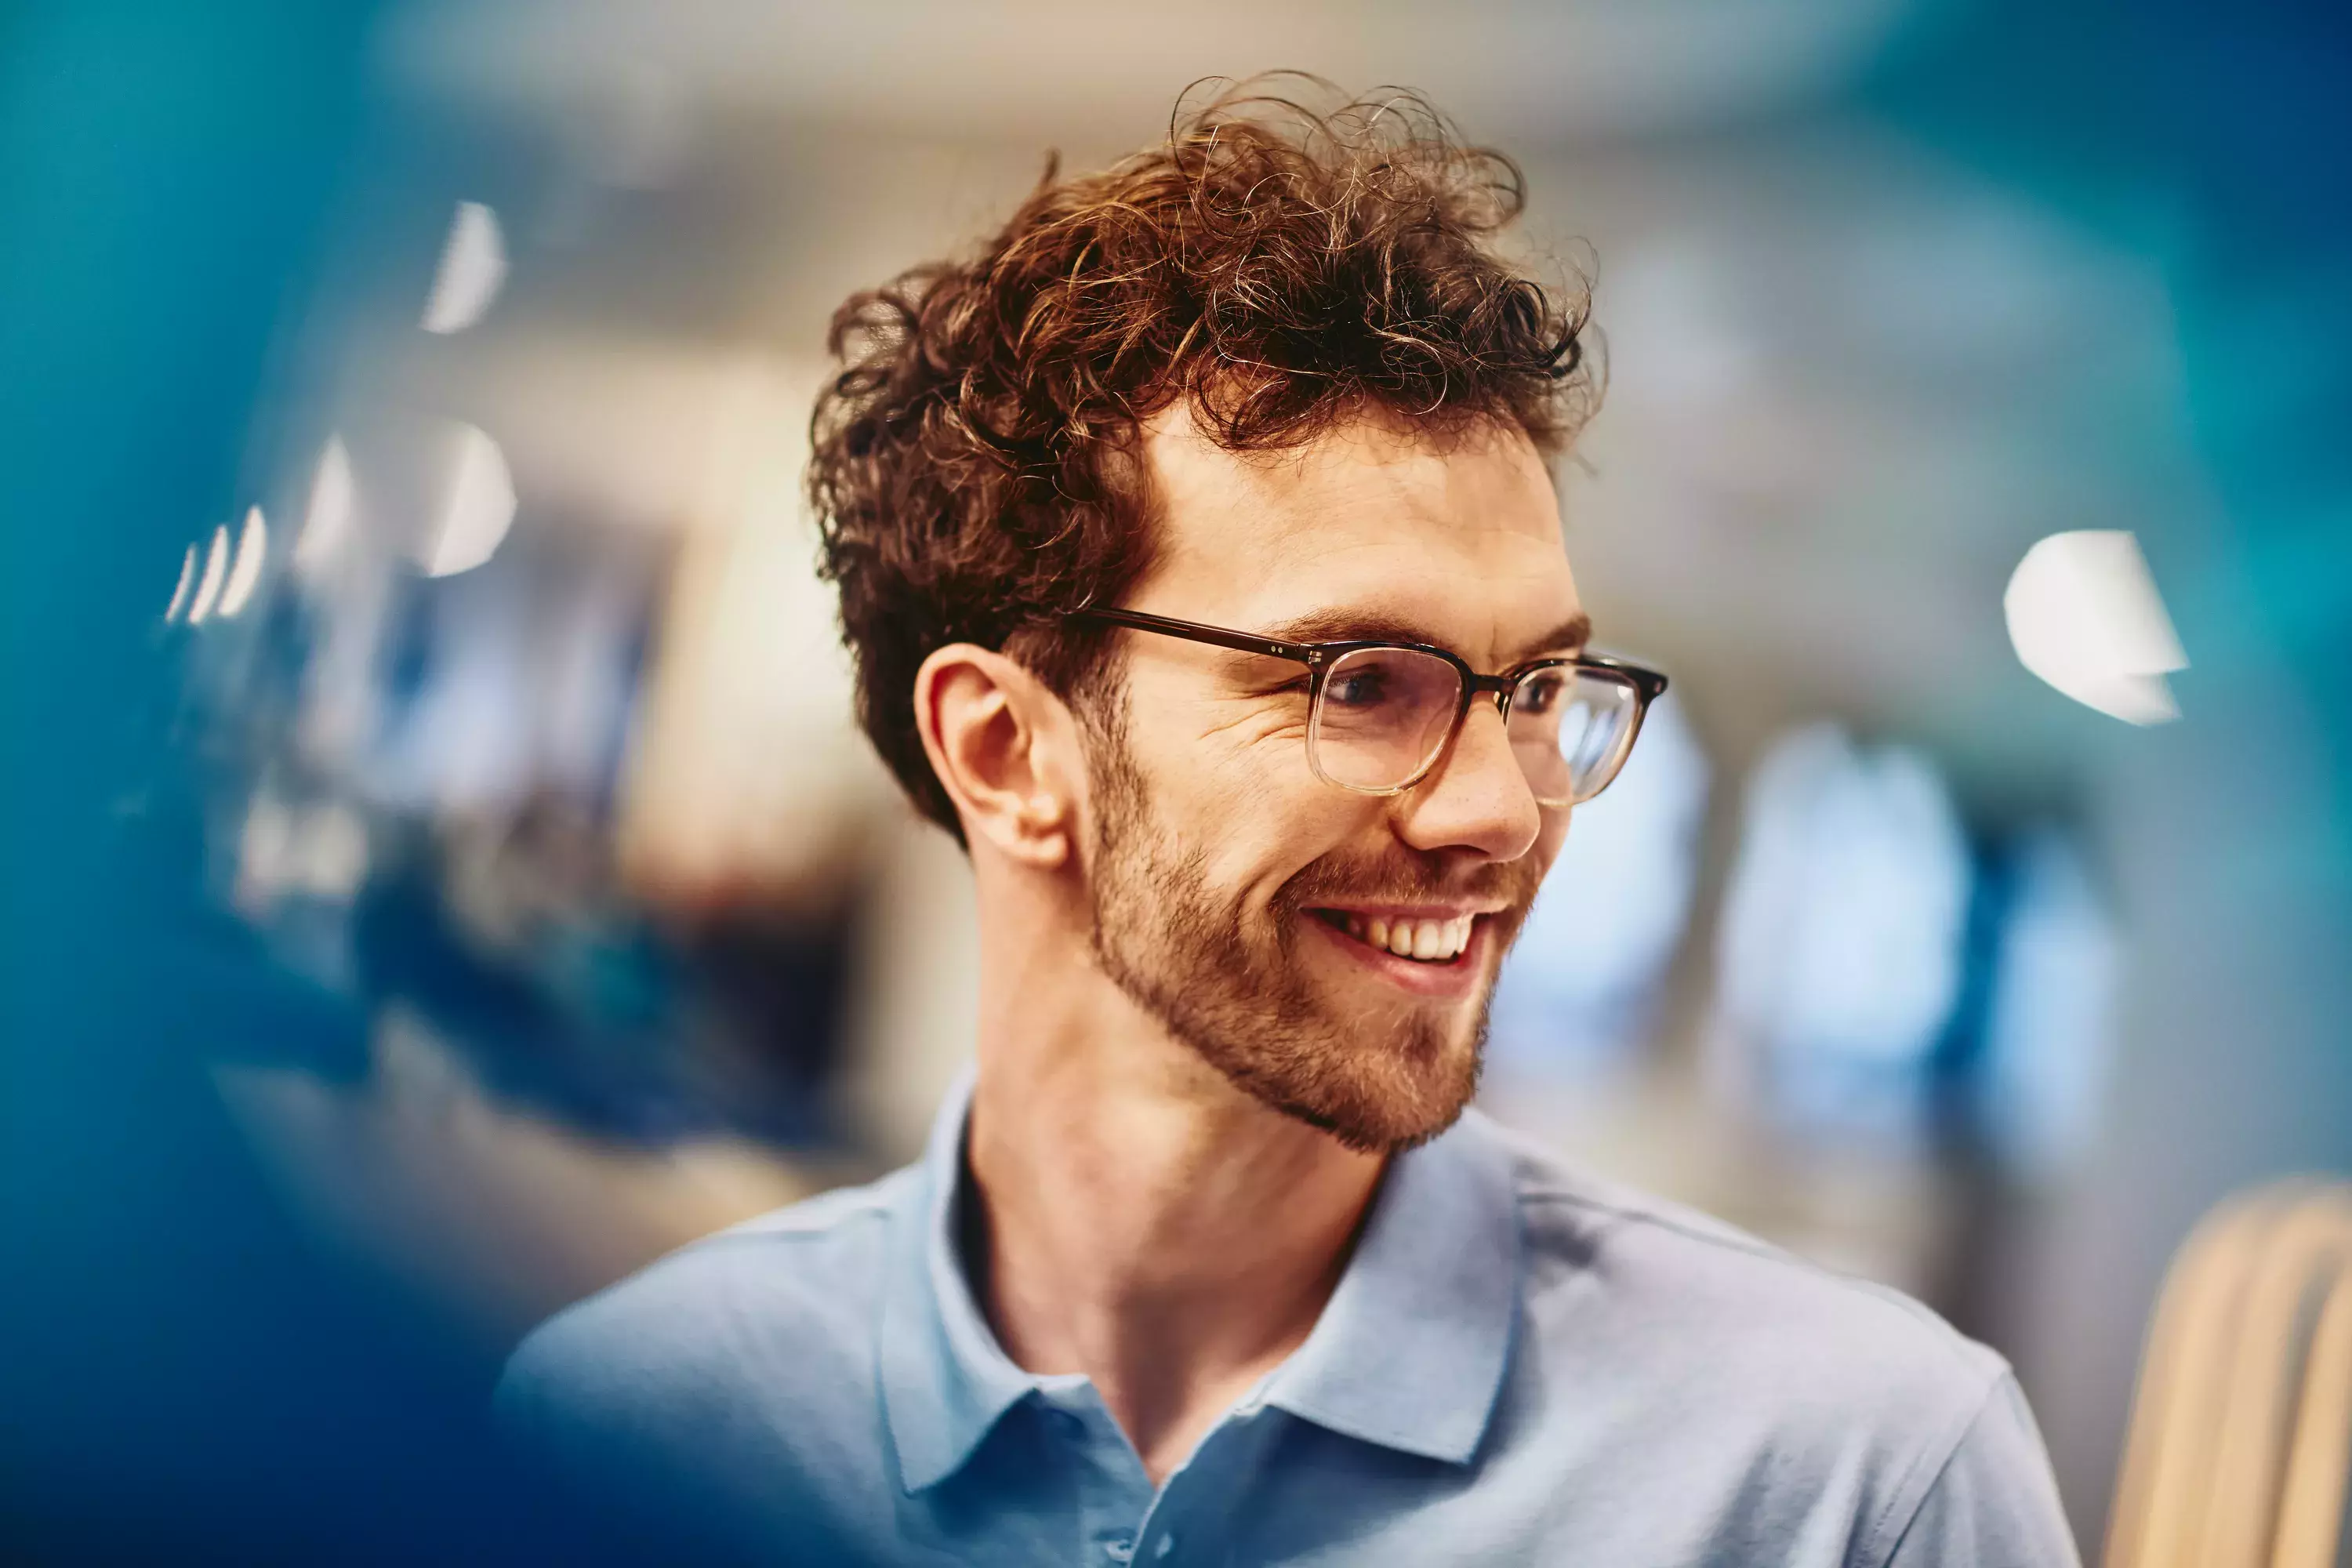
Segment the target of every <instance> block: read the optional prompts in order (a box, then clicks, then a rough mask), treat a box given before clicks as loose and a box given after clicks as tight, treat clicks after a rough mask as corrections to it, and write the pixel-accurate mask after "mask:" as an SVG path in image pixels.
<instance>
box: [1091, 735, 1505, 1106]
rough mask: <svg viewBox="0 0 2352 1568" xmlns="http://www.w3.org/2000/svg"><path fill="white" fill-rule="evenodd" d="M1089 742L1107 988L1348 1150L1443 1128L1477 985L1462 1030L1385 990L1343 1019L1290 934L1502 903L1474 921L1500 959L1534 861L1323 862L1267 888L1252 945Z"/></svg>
mask: <svg viewBox="0 0 2352 1568" xmlns="http://www.w3.org/2000/svg"><path fill="white" fill-rule="evenodd" d="M1094 739H1095V741H1096V742H1097V743H1096V744H1094V745H1093V746H1091V747H1090V748H1089V751H1090V752H1091V753H1092V755H1091V763H1090V771H1091V772H1092V773H1093V775H1094V783H1095V795H1096V798H1097V802H1098V803H1099V809H1098V810H1097V812H1096V814H1095V818H1094V827H1093V832H1092V834H1091V839H1092V843H1091V851H1092V853H1091V854H1090V856H1089V859H1090V861H1091V865H1090V867H1089V873H1090V874H1089V877H1088V892H1089V894H1090V896H1091V899H1092V901H1093V913H1094V937H1093V946H1094V957H1095V962H1096V963H1097V966H1098V967H1100V968H1101V970H1102V971H1103V973H1105V974H1106V975H1108V977H1109V978H1110V980H1111V981H1112V982H1113V984H1117V985H1118V987H1119V989H1120V990H1122V991H1123V992H1125V993H1126V994H1128V995H1129V997H1130V998H1132V999H1133V1000H1134V1001H1135V1002H1136V1003H1137V1005H1139V1006H1141V1007H1142V1008H1143V1009H1144V1010H1145V1011H1146V1012H1147V1013H1149V1014H1150V1015H1151V1016H1153V1017H1154V1018H1156V1019H1157V1020H1158V1021H1159V1022H1160V1025H1161V1026H1163V1027H1164V1028H1166V1029H1167V1030H1168V1032H1169V1033H1170V1034H1171V1035H1172V1036H1174V1037H1176V1038H1177V1039H1179V1040H1181V1041H1182V1042H1183V1043H1184V1044H1185V1045H1186V1046H1188V1047H1191V1048H1192V1050H1193V1051H1194V1052H1195V1053H1197V1054H1198V1055H1199V1056H1200V1057H1201V1058H1202V1059H1203V1060H1205V1061H1207V1062H1208V1063H1209V1065H1210V1066H1212V1067H1213V1068H1216V1069H1217V1070H1218V1071H1219V1072H1220V1073H1222V1074H1223V1075H1224V1077H1225V1078H1226V1079H1227V1080H1229V1081H1230V1082H1232V1083H1233V1084H1234V1086H1235V1087H1236V1088H1238V1089H1241V1090H1242V1091H1243V1092H1244V1093H1245V1094H1248V1095H1249V1096H1251V1097H1252V1098H1253V1099H1255V1100H1258V1101H1259V1102H1260V1103H1262V1104H1264V1105H1266V1106H1268V1107H1270V1108H1272V1109H1273V1110H1278V1111H1280V1112H1282V1113H1283V1114H1284V1115H1286V1116H1289V1117H1293V1118H1296V1119H1297V1120H1298V1121H1304V1122H1306V1123H1307V1124H1308V1125H1309V1126H1312V1127H1318V1128H1320V1129H1322V1130H1323V1131H1326V1132H1328V1133H1330V1134H1331V1135H1332V1136H1333V1137H1334V1138H1337V1139H1338V1140H1339V1142H1341V1143H1344V1144H1346V1145H1347V1146H1348V1147H1349V1148H1351V1149H1357V1150H1360V1151H1363V1152H1368V1153H1387V1152H1396V1151H1399V1150H1403V1149H1409V1148H1412V1147H1413V1146H1414V1145H1416V1144H1419V1143H1423V1142H1427V1141H1428V1140H1430V1139H1432V1138H1434V1137H1435V1136H1437V1135H1438V1134H1439V1133H1441V1132H1443V1131H1445V1130H1446V1129H1447V1128H1448V1127H1451V1126H1452V1125H1453V1124H1454V1121H1456V1120H1458V1119H1459V1118H1460V1116H1461V1114H1462V1111H1463V1110H1464V1108H1465V1107H1466V1106H1467V1105H1468V1104H1469V1103H1470V1100H1471V1097H1472V1096H1473V1095H1474V1094H1475V1092H1476V1091H1477V1088H1478V1074H1479V1069H1480V1068H1481V1066H1482V1064H1483V1061H1484V1058H1485V1047H1486V1024H1487V1010H1488V1007H1489V1005H1490V1004H1491V1002H1492V999H1493V993H1494V988H1493V984H1492V981H1491V980H1490V981H1489V983H1488V984H1487V986H1486V990H1485V991H1484V992H1482V993H1481V994H1480V995H1479V996H1478V998H1477V1001H1476V1004H1475V1013H1474V1014H1473V1016H1471V1017H1469V1018H1468V1019H1467V1020H1465V1019H1463V1018H1462V1017H1461V1016H1459V1013H1458V1011H1457V1010H1456V1009H1455V1008H1446V1009H1444V1010H1443V1012H1441V1011H1440V1010H1438V1009H1437V1008H1434V1007H1433V1006H1432V1005H1429V1004H1427V1003H1425V1002H1421V1001H1418V1000H1417V999H1415V998H1412V997H1409V996H1405V995H1403V994H1396V995H1393V996H1388V997H1382V998H1380V999H1379V1000H1377V1001H1372V1002H1370V1003H1367V1004H1364V1005H1359V1006H1357V1007H1354V1008H1351V1009H1349V1010H1348V1012H1347V1013H1342V1012H1341V1011H1339V1009H1337V1008H1335V1007H1334V1005H1333V1004H1332V1001H1331V999H1330V998H1329V997H1328V995H1327V994H1325V993H1324V992H1323V990H1322V989H1320V988H1318V986H1317V985H1316V984H1314V982H1313V979H1312V977H1311V976H1310V975H1309V974H1308V973H1307V972H1306V971H1305V969H1304V967H1303V966H1302V965H1301V964H1300V963H1299V955H1298V953H1297V944H1298V942H1299V938H1300V935H1301V932H1302V930H1303V922H1304V921H1310V920H1315V919H1317V918H1318V916H1316V915H1315V914H1313V913H1311V912H1310V911H1312V910H1318V909H1327V908H1332V907H1335V906H1344V905H1348V904H1351V903H1381V902H1399V903H1406V902H1415V901H1423V900H1433V899H1444V898H1473V897H1475V898H1496V897H1499V898H1504V899H1507V900H1509V904H1508V907H1507V909H1505V910H1501V911H1500V912H1498V913H1496V914H1494V915H1491V916H1487V917H1484V919H1485V920H1486V921H1491V922H1492V923H1493V925H1494V927H1495V928H1496V937H1497V938H1498V939H1499V940H1498V941H1497V942H1496V949H1497V952H1500V951H1504V950H1507V948H1508V946H1509V942H1510V940H1511V939H1512V938H1514V937H1516V936H1517V932H1518V928H1519V926H1520V925H1521V923H1523V921H1525V919H1526V916H1527V910H1528V903H1529V901H1530V900H1532V899H1533V897H1534V895H1535V889H1536V884H1537V883H1538V881H1539V880H1540V879H1541V878H1542V875H1543V869H1544V868H1543V866H1542V865H1541V863H1540V862H1539V861H1538V860H1537V859H1536V858H1534V857H1525V858H1521V859H1518V860H1516V861H1510V862H1506V863H1497V862H1491V861H1489V862H1484V863H1480V864H1477V865H1475V866H1468V867H1465V866H1464V865H1462V864H1460V863H1459V861H1460V857H1459V856H1458V855H1457V856H1453V857H1449V856H1447V855H1445V854H1444V853H1432V852H1428V851H1421V850H1413V849H1409V848H1406V847H1402V846H1394V847H1391V851H1390V852H1389V853H1386V854H1382V855H1357V854H1341V853H1335V854H1331V855H1327V856H1324V857H1322V858H1318V859H1317V860H1314V861H1312V862H1310V863H1309V864H1308V865H1307V866H1306V867H1304V868H1301V869H1300V870H1299V871H1298V872H1297V874H1295V875H1294V876H1292V877H1291V878H1290V879H1289V880H1287V881H1286V882H1285V883H1284V884H1283V885H1282V886H1281V887H1280V888H1279V889H1276V892H1275V894H1274V896H1273V898H1272V899H1271V900H1269V901H1268V907H1267V910H1266V915H1265V925H1266V929H1265V931H1263V932H1260V933H1253V932H1252V931H1250V930H1249V924H1250V922H1249V920H1248V913H1247V910H1245V909H1244V905H1243V901H1242V897H1241V895H1240V894H1239V893H1238V892H1235V893H1231V894H1224V893H1221V892H1220V891H1219V890H1218V889H1214V888H1213V887H1212V886H1210V883H1209V879H1208V873H1207V858H1206V856H1205V854H1204V853H1203V852H1202V850H1200V849H1198V848H1193V849H1191V850H1186V849H1184V848H1182V847H1181V846H1180V845H1179V844H1178V842H1177V840H1176V838H1175V837H1174V836H1173V835H1172V834H1171V833H1169V832H1168V831H1167V830H1166V828H1165V826H1164V825H1163V824H1161V823H1160V822H1159V821H1158V820H1157V818H1156V817H1155V816H1154V814H1153V812H1152V809H1151V806H1150V800H1149V799H1148V795H1147V791H1146V789H1145V786H1144V781H1143V778H1142V776H1141V774H1140V773H1139V771H1138V770H1137V769H1136V767H1135V765H1134V763H1133V761H1132V759H1131V758H1130V757H1129V755H1128V752H1127V749H1126V747H1125V745H1124V744H1123V742H1122V738H1121V737H1119V736H1118V735H1116V734H1110V735H1105V734H1101V733H1100V732H1097V735H1096V736H1095V737H1094ZM1379 984H1380V983H1378V982H1370V983H1368V984H1367V987H1366V988H1367V990H1371V989H1372V988H1373V987H1375V986H1378V985H1379Z"/></svg>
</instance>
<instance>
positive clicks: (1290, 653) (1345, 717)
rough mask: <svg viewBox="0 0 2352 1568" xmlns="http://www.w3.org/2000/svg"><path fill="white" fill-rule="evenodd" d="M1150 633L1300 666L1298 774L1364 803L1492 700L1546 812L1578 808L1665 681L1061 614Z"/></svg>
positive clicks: (1412, 772) (1564, 661) (1575, 662)
mask: <svg viewBox="0 0 2352 1568" xmlns="http://www.w3.org/2000/svg"><path fill="white" fill-rule="evenodd" d="M1066 618H1067V619H1069V620H1073V621H1091V622H1094V623H1096V624H1097V625H1102V626H1125V627H1128V628H1129V629H1130V630H1133V631H1139V632H1157V633H1158V634H1160V636H1162V637H1182V638H1185V639H1186V640H1187V641H1190V642H1200V643H1210V644H1213V645H1214V646H1216V647H1229V648H1233V649H1234V650H1236V651H1237V652H1241V653H1254V654H1259V655H1263V656H1264V657H1265V658H1286V659H1290V660H1292V661H1294V662H1296V663H1298V664H1303V665H1305V666H1306V667H1307V700H1308V712H1307V766H1308V767H1309V768H1310V769H1312V770H1313V771H1314V773H1315V776H1316V777H1317V778H1319V779H1321V780H1323V781H1324V782H1325V783H1326V784H1338V785H1339V787H1340V788H1341V789H1349V790H1355V791H1357V792H1359V793H1360V794H1363V795H1402V794H1403V793H1404V792H1405V791H1406V790H1409V789H1411V788H1412V786H1413V785H1415V784H1419V783H1420V782H1421V781H1422V780H1423V779H1424V778H1427V777H1428V776H1429V771H1430V770H1431V769H1432V768H1433V767H1435V766H1436V765H1437V759H1438V758H1439V757H1441V756H1443V755H1444V752H1445V748H1446V747H1448V746H1450V745H1452V744H1453V743H1454V736H1455V735H1457V734H1459V733H1461V731H1462V724H1463V721H1464V720H1465V719H1466V718H1468V717H1469V714H1470V703H1471V700H1472V699H1473V698H1475V697H1477V696H1479V695H1481V694H1482V693H1485V692H1489V691H1491V692H1493V693H1494V694H1495V699H1496V708H1497V709H1498V710H1500V712H1501V713H1502V716H1503V728H1504V731H1505V732H1506V733H1507V734H1508V736H1509V737H1510V742H1511V751H1512V752H1513V754H1514V755H1516V756H1517V758H1518V762H1519V767H1520V769H1521V771H1522V772H1524V773H1526V774H1527V779H1528V787H1529V788H1530V789H1531V790H1533V791H1534V792H1535V797H1536V799H1537V800H1538V802H1540V803H1541V804H1543V805H1552V806H1566V805H1581V804H1582V803H1583V802H1585V801H1588V800H1591V798H1592V797H1593V796H1594V795H1599V794H1600V793H1601V791H1602V790H1604V789H1606V788H1608V787H1609V781H1610V780H1612V779H1613V778H1615V777H1616V776H1617V772H1618V770H1619V769H1621V768H1622V767H1623V766H1624V765H1625V759H1626V757H1627V756H1628V755H1629V754H1631V752H1633V738H1634V737H1635V736H1636V735H1638V734H1640V733H1641V731H1642V716H1643V714H1644V713H1646V712H1647V711H1648V710H1649V707H1650V704H1651V703H1653V702H1654V701H1656V700H1658V694H1659V693H1661V692H1663V691H1664V690H1665V689H1666V678H1665V677H1664V675H1662V674H1660V673H1659V672H1658V671H1656V670H1654V669H1645V668H1643V667H1642V666H1640V665H1638V664H1630V663H1628V662H1626V661H1625V660H1623V659H1617V658H1608V657H1606V656H1604V655H1601V654H1591V653H1588V654H1582V655H1580V656H1578V657H1576V658H1538V659H1531V660H1529V661H1528V663H1526V664H1522V665H1519V666H1517V668H1512V669H1507V670H1505V671H1504V672H1503V673H1502V674H1500V675H1480V674H1478V673H1477V672H1475V670H1473V669H1472V668H1470V667H1469V666H1468V665H1467V664H1465V663H1464V662H1463V661H1462V659H1461V658H1460V657H1459V656H1457V655H1455V654H1453V653H1450V652H1448V651H1447V650H1446V649H1444V648H1442V647H1431V646H1430V645H1428V644H1426V643H1404V642H1283V641H1280V640H1277V639H1275V638H1269V637H1253V636H1251V635H1250V634H1249V633H1247V632H1235V631H1227V630H1225V629H1224V628H1223V627H1222V626H1202V625H1201V624H1199V623H1198V622H1195V621H1179V620H1171V619H1170V618H1169V617H1168V616H1147V615H1144V614H1142V613H1140V612H1139V611H1135V610H1078V611H1075V612H1073V613H1072V614H1071V615H1069V616H1067V617H1066Z"/></svg>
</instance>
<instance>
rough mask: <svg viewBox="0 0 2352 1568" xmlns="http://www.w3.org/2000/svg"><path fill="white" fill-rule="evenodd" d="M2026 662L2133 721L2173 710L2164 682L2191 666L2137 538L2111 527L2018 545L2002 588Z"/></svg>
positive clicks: (2173, 715) (2164, 716)
mask: <svg viewBox="0 0 2352 1568" xmlns="http://www.w3.org/2000/svg"><path fill="white" fill-rule="evenodd" d="M2001 608H2002V610H2003V612H2004V613H2005V614H2006V615H2007V616H2008V619H2009V640H2010V642H2011V645H2012V646H2014V647H2016V649H2017V657H2018V659H2019V660H2020V662H2021V663H2022V664H2023V665H2024V666H2025V668H2028V669H2030V670H2032V672H2033V673H2034V674H2036V675H2038V676H2040V677H2041V678H2042V679H2044V680H2046V681H2048V682H2049V683H2050V684H2051V685H2053V686H2054V687H2056V688H2057V689H2059V690H2061V691H2063V692H2064V693H2065V694H2066V695H2067V696H2069V697H2071V698H2073V699H2074V700H2075V701H2077V702H2080V703H2082V704H2084V706H2085V707H2090V708H2095V709H2097V710H2099V711H2100V712H2102V713H2105V714H2109V715H2111V716H2113V717H2115V718H2117V719H2121V720H2124V721H2126V722H2127V723H2132V724H2161V723H2165V722H2167V721H2170V720H2174V719H2178V718H2179V717H2180V709H2179V706H2178V705H2177V704H2176V703H2175V702H2174V701H2173V700H2172V691H2171V689H2170V688H2169V687H2168V686H2167V685H2166V684H2165V681H2164V677H2165V673H2166V672H2167V671H2168V670H2175V669H2186V668H2189V659H2188V656H2187V655H2186V654H2184V653H2183V652H2182V651H2181V648H2180V639H2179V637H2178V636H2176V635H2175V634H2174V632H2173V629H2172V620H2171V617H2169V616H2167V615H2166V614H2165V611H2164V600H2163V598H2162V597H2161V596H2160V595H2158V593H2157V591H2156V580H2155V579H2154V578H2153V577H2151V576H2150V575H2149V574H2148V570H2147V558H2146V557H2144V556H2142V555H2141V554H2140V552H2139V542H2138V541H2137V540H2135V539H2134V538H2133V537H2132V536H2131V535H2130V534H2129V533H2127V532H2125V531H2122V530H2119V529H2088V530H2084V531H2079V532H2073V533H2053V534H2052V535H2051V536H2050V537H2049V538H2047V539H2044V540H2042V541H2041V542H2039V543H2037V544H2035V545H2034V546H2033V548H2032V549H2031V550H2029V551H2027V552H2025V559H2023V560H2022V561H2020V562H2019V563H2017V571H2016V572H2015V573H2014V574H2012V575H2011V577H2010V580H2009V590H2008V592H2007V593H2005V594H2003V595H2001Z"/></svg>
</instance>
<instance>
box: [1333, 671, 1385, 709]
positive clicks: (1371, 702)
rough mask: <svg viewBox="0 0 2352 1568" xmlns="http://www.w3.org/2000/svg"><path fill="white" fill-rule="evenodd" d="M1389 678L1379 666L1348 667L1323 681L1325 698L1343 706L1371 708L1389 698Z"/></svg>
mask: <svg viewBox="0 0 2352 1568" xmlns="http://www.w3.org/2000/svg"><path fill="white" fill-rule="evenodd" d="M1387 698H1388V678H1387V677H1386V676H1385V675H1384V674H1383V673H1382V672H1381V670H1380V669H1378V668H1362V669H1346V670H1342V671H1340V672H1339V674H1337V675H1334V676H1333V677H1331V679H1328V680H1327V681H1325V682H1324V683H1323V700H1324V701H1325V702H1326V703H1327V704H1328V703H1333V702H1336V703H1338V704H1339V706H1340V707H1342V708H1371V707H1376V706H1378V705H1379V704H1380V703H1381V702H1383V701H1385V700H1387Z"/></svg>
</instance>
